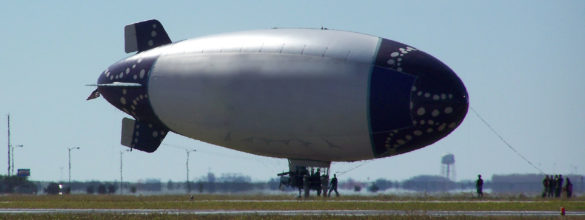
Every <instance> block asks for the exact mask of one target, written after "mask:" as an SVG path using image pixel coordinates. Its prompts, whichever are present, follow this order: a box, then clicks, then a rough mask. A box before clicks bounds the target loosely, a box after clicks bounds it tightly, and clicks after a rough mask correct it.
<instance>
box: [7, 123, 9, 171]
mask: <svg viewBox="0 0 585 220" xmlns="http://www.w3.org/2000/svg"><path fill="white" fill-rule="evenodd" d="M7 118H8V174H7V175H8V176H10V114H8V116H7Z"/></svg>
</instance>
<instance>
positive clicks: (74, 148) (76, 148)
mask: <svg viewBox="0 0 585 220" xmlns="http://www.w3.org/2000/svg"><path fill="white" fill-rule="evenodd" d="M72 150H79V147H69V148H67V151H68V155H69V187H71V151H72Z"/></svg>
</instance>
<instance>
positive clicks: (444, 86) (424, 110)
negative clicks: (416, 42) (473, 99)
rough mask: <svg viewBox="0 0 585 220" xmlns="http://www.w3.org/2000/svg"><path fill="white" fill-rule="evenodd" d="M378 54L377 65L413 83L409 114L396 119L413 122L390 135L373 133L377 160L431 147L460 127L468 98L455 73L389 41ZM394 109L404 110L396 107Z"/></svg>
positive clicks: (387, 133)
mask: <svg viewBox="0 0 585 220" xmlns="http://www.w3.org/2000/svg"><path fill="white" fill-rule="evenodd" d="M379 53H380V54H379V55H378V57H377V61H376V63H377V64H378V65H379V66H382V67H386V68H389V69H391V70H394V71H395V72H397V73H394V74H395V75H396V74H401V75H404V77H403V78H404V79H405V80H404V81H408V79H410V83H409V84H408V85H410V86H411V87H410V91H409V97H410V100H409V106H408V107H407V108H408V109H409V110H408V111H404V113H402V114H401V115H402V116H401V117H400V119H396V120H404V118H408V120H410V121H409V122H408V123H405V122H403V123H402V125H403V126H401V127H397V126H395V128H392V129H388V131H387V132H377V130H378V131H379V130H381V129H377V130H376V129H373V132H374V134H373V140H374V142H375V153H376V154H377V156H378V157H384V156H390V155H395V154H400V153H405V152H409V151H412V150H416V149H419V148H422V147H425V146H428V145H430V144H432V143H434V142H436V141H438V140H440V139H441V138H443V137H445V136H447V135H448V134H449V133H451V132H452V131H453V130H454V129H455V128H456V127H457V126H459V125H460V124H461V122H462V121H463V119H464V118H465V116H466V114H467V110H468V107H469V97H468V95H467V90H466V89H465V86H464V85H463V82H462V81H461V79H459V77H458V76H457V75H456V74H455V72H454V71H453V70H451V69H450V68H449V67H448V66H446V65H445V64H443V63H442V62H441V61H439V60H438V59H436V58H434V57H433V56H431V55H429V54H427V53H424V52H422V51H420V50H417V49H415V48H412V47H409V46H407V45H404V44H400V43H397V42H393V41H390V40H385V41H384V42H382V45H381V49H380V52H379ZM394 108H403V107H399V106H396V105H395V106H394ZM406 112H408V114H407V113H406ZM372 125H374V122H372ZM381 145H383V146H384V147H380V146H381Z"/></svg>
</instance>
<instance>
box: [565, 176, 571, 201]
mask: <svg viewBox="0 0 585 220" xmlns="http://www.w3.org/2000/svg"><path fill="white" fill-rule="evenodd" d="M565 190H566V191H567V198H571V197H572V196H573V183H571V180H570V179H569V177H567V185H565Z"/></svg>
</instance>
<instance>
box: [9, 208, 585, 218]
mask: <svg viewBox="0 0 585 220" xmlns="http://www.w3.org/2000/svg"><path fill="white" fill-rule="evenodd" d="M0 214H4V215H6V214H121V215H148V214H168V215H286V216H303V215H304V216H315V215H331V216H394V215H421V216H544V217H549V216H560V214H561V213H560V211H433V210H412V211H404V210H178V209H20V208H2V209H0ZM565 215H566V216H585V211H567V212H566V213H565Z"/></svg>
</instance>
